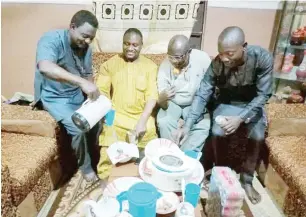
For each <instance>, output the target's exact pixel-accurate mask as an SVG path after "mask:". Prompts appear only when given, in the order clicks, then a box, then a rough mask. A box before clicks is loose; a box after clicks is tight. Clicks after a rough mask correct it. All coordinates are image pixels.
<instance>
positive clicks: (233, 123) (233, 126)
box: [221, 116, 243, 135]
mask: <svg viewBox="0 0 306 217" xmlns="http://www.w3.org/2000/svg"><path fill="white" fill-rule="evenodd" d="M224 118H225V119H226V122H225V123H224V124H223V125H221V128H222V129H223V130H224V131H225V135H230V134H232V133H234V132H236V130H237V129H238V128H239V126H240V124H241V123H242V122H243V120H242V119H241V118H240V117H239V116H225V117H224Z"/></svg>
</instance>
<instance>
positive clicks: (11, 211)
mask: <svg viewBox="0 0 306 217" xmlns="http://www.w3.org/2000/svg"><path fill="white" fill-rule="evenodd" d="M114 55H115V54H112V53H95V54H94V55H93V71H94V73H96V72H97V71H98V69H99V66H100V64H102V63H103V62H105V61H106V60H108V59H109V58H111V57H112V56H114ZM147 56H148V57H149V58H150V59H152V60H153V61H154V62H155V63H156V64H160V63H161V61H162V60H163V59H164V57H165V55H147ZM1 113H2V124H1V131H2V147H1V150H2V167H1V174H2V177H1V180H2V196H1V201H2V204H1V208H2V216H3V217H6V216H7V217H11V216H20V215H21V216H26V217H29V216H36V214H37V213H38V212H39V210H40V209H41V208H42V206H43V204H44V203H45V201H46V199H47V198H48V196H49V194H50V193H51V191H52V190H53V189H54V188H55V187H57V184H59V182H60V179H61V178H63V177H62V174H65V175H66V177H64V178H69V177H71V175H72V174H73V173H74V171H75V169H76V161H75V158H74V156H72V155H71V153H72V150H71V148H70V147H69V146H68V145H66V144H69V142H70V141H69V138H67V137H66V133H65V131H64V130H63V128H61V127H60V126H59V125H58V124H57V123H56V121H55V120H54V119H53V118H52V117H51V116H50V115H49V114H48V113H47V112H45V111H33V110H32V109H31V108H30V107H29V106H17V105H6V104H2V108H1ZM72 161H74V162H75V163H71V162H72ZM70 164H71V165H70ZM29 206H30V207H32V208H33V209H32V213H25V210H23V209H24V207H27V209H28V208H29Z"/></svg>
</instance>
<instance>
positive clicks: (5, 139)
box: [1, 132, 57, 206]
mask: <svg viewBox="0 0 306 217" xmlns="http://www.w3.org/2000/svg"><path fill="white" fill-rule="evenodd" d="M1 138H2V146H1V150H2V160H3V161H5V162H6V164H7V166H8V168H9V171H10V176H11V186H12V196H13V202H14V205H15V206H18V205H19V203H20V202H21V201H22V200H23V199H24V198H25V197H26V196H27V194H28V193H29V192H30V191H31V190H32V188H33V187H34V186H35V185H36V183H37V181H38V180H39V178H40V177H41V176H42V175H43V174H44V173H45V171H47V169H48V166H49V164H50V162H51V161H52V160H53V159H54V157H55V156H56V153H57V146H56V140H55V139H53V138H48V137H41V136H29V135H24V134H14V133H5V132H2V135H1Z"/></svg>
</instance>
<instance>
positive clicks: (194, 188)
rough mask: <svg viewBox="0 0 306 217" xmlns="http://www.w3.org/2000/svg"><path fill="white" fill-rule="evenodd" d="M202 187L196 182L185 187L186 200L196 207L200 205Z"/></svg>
mask: <svg viewBox="0 0 306 217" xmlns="http://www.w3.org/2000/svg"><path fill="white" fill-rule="evenodd" d="M200 191H201V188H200V186H199V185H197V184H195V183H189V184H187V185H186V187H185V202H188V203H190V204H192V205H193V207H196V206H197V205H198V201H199V197H200Z"/></svg>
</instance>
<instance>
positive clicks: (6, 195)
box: [1, 160, 15, 217]
mask: <svg viewBox="0 0 306 217" xmlns="http://www.w3.org/2000/svg"><path fill="white" fill-rule="evenodd" d="M14 208H15V207H14V205H13V203H12V194H11V179H10V173H9V169H8V167H7V165H6V164H5V162H4V161H3V160H2V162H1V214H2V216H7V217H10V216H14V215H13V214H14V213H13V209H14Z"/></svg>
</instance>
